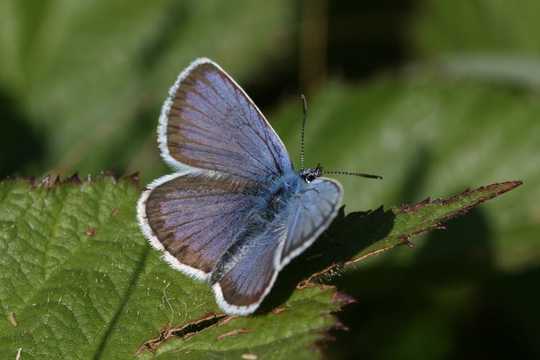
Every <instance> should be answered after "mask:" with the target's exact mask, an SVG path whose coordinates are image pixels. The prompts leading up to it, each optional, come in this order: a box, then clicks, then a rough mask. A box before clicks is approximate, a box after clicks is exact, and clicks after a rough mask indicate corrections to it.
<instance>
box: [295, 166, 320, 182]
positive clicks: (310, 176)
mask: <svg viewBox="0 0 540 360" xmlns="http://www.w3.org/2000/svg"><path fill="white" fill-rule="evenodd" d="M322 172H323V169H322V166H321V165H320V164H319V165H317V167H314V168H308V169H302V170H301V171H300V174H299V175H300V177H301V178H302V179H303V180H304V181H305V182H307V183H308V184H309V183H310V182H312V181H313V180H315V179H316V178H318V177H321V176H322Z"/></svg>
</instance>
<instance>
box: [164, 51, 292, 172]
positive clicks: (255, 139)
mask: <svg viewBox="0 0 540 360" xmlns="http://www.w3.org/2000/svg"><path fill="white" fill-rule="evenodd" d="M158 139H159V145H160V150H161V154H162V156H163V158H164V159H165V161H166V162H167V163H168V164H170V165H171V166H173V167H175V168H177V169H185V168H186V166H187V167H188V168H189V167H195V168H199V169H206V170H213V171H218V172H222V173H226V174H230V175H234V176H237V177H241V178H245V179H250V180H256V181H257V180H260V179H261V178H270V177H277V176H280V175H281V174H283V172H284V171H286V170H288V169H290V168H291V163H290V160H289V156H288V154H287V151H286V149H285V146H284V145H283V143H282V142H281V140H280V139H279V137H278V136H277V134H276V133H275V132H274V130H273V129H272V127H271V126H270V124H269V123H268V121H267V120H266V119H265V117H264V116H263V114H262V113H261V111H260V110H259V109H258V108H257V107H256V106H255V104H254V103H253V101H251V99H250V98H249V97H248V96H247V94H246V93H245V92H244V91H243V90H242V88H240V86H239V85H238V84H237V83H236V82H235V81H234V80H233V79H232V78H231V77H230V76H229V75H228V74H227V73H226V72H225V71H224V70H222V69H221V68H220V67H219V66H218V65H217V64H215V63H214V62H212V61H210V60H208V59H198V60H196V61H194V62H193V63H192V64H191V65H190V66H189V67H188V68H187V69H186V70H184V71H183V72H182V73H181V74H180V76H179V77H178V80H177V81H176V83H175V84H174V86H173V87H172V88H171V90H170V92H169V98H168V99H167V101H166V102H165V104H164V105H163V108H162V112H161V117H160V123H159V128H158Z"/></svg>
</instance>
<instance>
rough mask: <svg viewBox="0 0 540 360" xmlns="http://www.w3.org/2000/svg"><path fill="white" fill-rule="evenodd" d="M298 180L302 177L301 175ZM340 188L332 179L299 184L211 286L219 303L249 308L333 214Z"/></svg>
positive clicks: (237, 311) (233, 310)
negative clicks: (294, 191)
mask: <svg viewBox="0 0 540 360" xmlns="http://www.w3.org/2000/svg"><path fill="white" fill-rule="evenodd" d="M300 181H302V180H300ZM341 197H342V190H341V186H340V185H339V183H337V182H335V181H333V180H330V179H317V180H315V181H313V182H312V183H310V184H305V183H303V182H302V183H301V187H300V189H299V191H298V192H297V193H296V194H294V195H293V196H292V197H291V200H290V202H289V204H288V206H287V207H285V208H283V209H282V211H280V212H278V213H277V214H276V216H275V218H274V220H273V221H272V222H271V223H269V224H268V226H267V227H266V228H265V229H264V231H262V232H260V233H258V234H257V235H256V236H254V237H253V238H252V239H250V242H249V244H247V246H244V247H243V251H236V252H237V253H241V257H239V258H240V260H239V261H238V262H236V264H235V265H234V266H232V267H231V268H230V269H229V270H228V271H227V272H226V273H225V274H223V276H222V277H221V278H220V279H219V281H218V282H217V283H216V284H214V285H213V289H214V293H215V294H216V298H217V301H218V303H219V305H220V306H221V307H222V308H223V309H225V310H226V311H227V312H229V313H235V314H248V313H251V312H253V311H254V310H255V309H256V308H257V307H258V306H259V304H260V303H261V302H262V301H263V300H264V297H265V296H266V295H267V294H268V292H269V290H270V289H271V287H272V285H273V284H274V281H275V279H276V277H277V275H278V273H279V271H280V270H281V269H282V268H283V267H284V266H285V265H287V263H289V262H290V261H291V260H292V259H293V258H294V257H296V256H298V255H299V254H300V253H302V252H303V251H304V250H306V249H307V248H308V247H309V246H310V245H311V244H313V242H314V241H315V239H316V238H317V236H319V234H320V233H321V232H322V231H324V230H325V229H326V228H327V227H328V226H329V225H330V223H331V222H332V220H333V219H334V218H335V216H336V215H337V212H338V209H339V205H340V202H341Z"/></svg>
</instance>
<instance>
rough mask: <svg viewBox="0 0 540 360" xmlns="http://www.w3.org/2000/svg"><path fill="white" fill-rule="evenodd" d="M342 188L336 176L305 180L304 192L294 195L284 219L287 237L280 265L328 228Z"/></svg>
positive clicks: (337, 206)
mask: <svg viewBox="0 0 540 360" xmlns="http://www.w3.org/2000/svg"><path fill="white" fill-rule="evenodd" d="M342 197H343V189H342V187H341V184H340V183H338V182H337V181H335V180H332V179H327V178H318V179H316V180H314V181H313V182H311V183H309V184H306V185H305V189H304V190H303V193H302V194H301V195H300V196H298V197H296V198H294V199H293V200H292V203H291V206H290V207H291V210H290V214H289V217H288V222H287V237H286V239H285V241H284V242H283V245H282V249H281V254H280V260H279V263H280V266H281V267H283V266H285V265H287V264H288V263H289V262H290V261H291V260H292V259H293V258H295V257H296V256H298V255H300V254H301V253H302V252H303V251H304V250H306V249H307V248H308V247H309V246H311V244H313V242H314V241H315V240H316V239H317V237H318V236H319V235H320V234H321V233H322V232H323V231H324V230H326V229H327V228H328V226H329V225H330V223H331V222H332V220H333V219H334V218H335V217H336V215H337V213H338V210H339V207H340V204H341V200H342Z"/></svg>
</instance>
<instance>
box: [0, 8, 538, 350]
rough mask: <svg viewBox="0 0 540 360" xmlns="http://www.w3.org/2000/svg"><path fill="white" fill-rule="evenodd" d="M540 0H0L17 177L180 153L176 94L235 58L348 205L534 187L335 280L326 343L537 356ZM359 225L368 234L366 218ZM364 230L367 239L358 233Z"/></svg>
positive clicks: (2, 87)
mask: <svg viewBox="0 0 540 360" xmlns="http://www.w3.org/2000/svg"><path fill="white" fill-rule="evenodd" d="M539 39H540V2H538V1H537V0H521V1H519V2H515V3H510V2H508V1H502V0H416V1H413V0H406V1H405V0H401V1H397V0H396V1H374V0H366V1H330V0H312V1H307V0H305V1H285V0H275V1H248V0H229V1H217V0H216V1H214V0H212V1H210V0H208V1H195V0H184V1H172V0H156V1H151V2H150V1H143V0H132V1H119V0H113V1H111V0H108V1H105V0H94V1H71V0H35V1H31V0H22V1H21V0H1V1H0V114H1V115H0V116H1V128H0V176H1V177H7V176H16V175H25V176H36V177H38V176H41V175H43V174H47V173H58V174H62V175H66V176H67V175H71V174H73V173H75V172H78V173H79V174H80V175H81V176H86V174H98V173H100V172H101V171H105V170H110V171H113V172H114V173H116V174H119V175H120V174H127V173H132V172H135V171H139V172H140V177H141V181H142V183H146V182H148V181H150V180H152V179H153V178H155V177H156V176H158V175H161V174H165V173H166V172H167V171H168V170H167V169H166V167H165V166H164V165H163V164H162V162H161V160H160V158H159V155H158V151H157V146H156V137H155V127H156V125H157V118H158V114H159V109H160V106H161V103H162V101H163V100H164V98H165V96H166V93H167V90H168V88H169V86H170V85H171V84H172V83H173V81H174V79H175V78H176V76H177V74H178V73H179V71H180V70H181V69H182V68H184V67H185V66H187V65H188V64H189V63H190V62H191V61H192V60H193V59H194V58H196V57H199V56H207V57H210V58H212V59H214V60H215V61H217V62H218V63H220V64H221V65H222V66H223V67H224V68H225V69H226V70H227V71H228V72H229V73H230V74H231V75H232V76H233V77H235V78H236V79H237V80H238V82H239V83H240V84H241V85H242V86H243V87H244V88H245V89H246V91H247V92H248V93H249V94H250V95H251V96H252V98H253V99H254V101H255V102H256V103H257V104H259V106H260V107H261V109H262V110H263V112H264V113H266V114H267V115H268V118H269V120H270V122H271V123H272V124H273V125H274V126H275V128H276V129H277V131H278V133H279V134H280V136H282V138H283V140H284V141H285V143H286V145H287V147H288V148H289V151H290V154H291V156H292V157H293V159H297V158H298V145H299V129H300V123H301V116H302V112H301V105H300V101H299V97H298V96H299V94H300V93H305V94H306V95H307V96H308V102H309V120H308V129H307V132H306V141H307V145H306V152H307V155H306V160H307V162H308V164H309V165H315V164H316V163H318V162H321V163H322V164H323V165H324V166H326V167H327V168H333V169H348V170H359V171H364V172H373V173H377V174H381V175H383V176H384V177H385V180H384V181H382V182H380V181H369V180H365V179H358V178H343V179H340V181H342V183H343V184H344V187H345V191H346V198H345V204H346V206H347V210H348V211H353V210H366V209H372V208H375V207H378V206H379V205H382V204H384V205H385V206H393V205H398V204H401V203H406V202H414V201H418V200H421V199H423V198H425V197H427V196H433V197H440V196H447V195H450V194H453V193H455V192H458V191H461V190H463V189H464V188H467V187H476V186H481V185H485V184H488V183H492V182H497V181H504V180H516V179H520V180H523V181H524V183H525V184H524V186H522V187H520V188H519V189H517V190H515V191H513V192H512V193H509V194H507V195H504V196H503V197H502V198H500V199H497V200H495V201H493V202H492V203H489V204H486V205H483V206H481V207H480V208H478V209H476V210H474V211H473V212H471V213H470V214H468V215H467V216H465V217H462V218H460V219H457V220H455V221H451V222H450V223H449V226H448V230H447V231H436V232H433V233H431V234H429V235H427V236H424V237H423V238H420V239H416V240H415V243H416V247H415V248H414V249H413V250H411V249H407V248H402V249H398V250H396V251H394V252H392V253H390V254H386V255H383V256H380V257H377V258H375V259H372V260H370V261H368V262H367V263H365V264H363V265H361V266H358V267H357V268H356V269H354V271H349V272H347V273H345V274H344V275H343V276H342V277H340V278H339V279H338V280H337V284H338V287H339V289H340V290H341V291H344V292H346V293H349V294H351V295H353V296H354V297H355V298H356V299H357V302H356V303H355V304H353V305H349V306H348V307H346V308H345V310H344V311H343V312H341V313H340V314H338V316H339V319H340V321H341V322H342V323H343V324H344V325H345V326H346V327H347V328H348V329H349V330H348V331H343V330H336V331H333V332H332V334H331V337H333V340H330V339H329V341H327V342H324V343H323V344H321V347H322V349H323V351H324V353H325V354H326V355H327V357H328V358H343V359H345V358H363V359H473V358H474V359H476V358H491V359H503V358H504V359H506V358H508V357H516V358H522V359H524V358H534V359H538V358H540V288H539V284H540V246H539V241H538V240H539V234H540V204H539V203H540V173H539V167H540V103H539V99H540V96H539V92H538V90H539V89H540V40H539ZM358 236H359V237H361V236H362V234H358ZM351 241H354V239H351Z"/></svg>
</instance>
